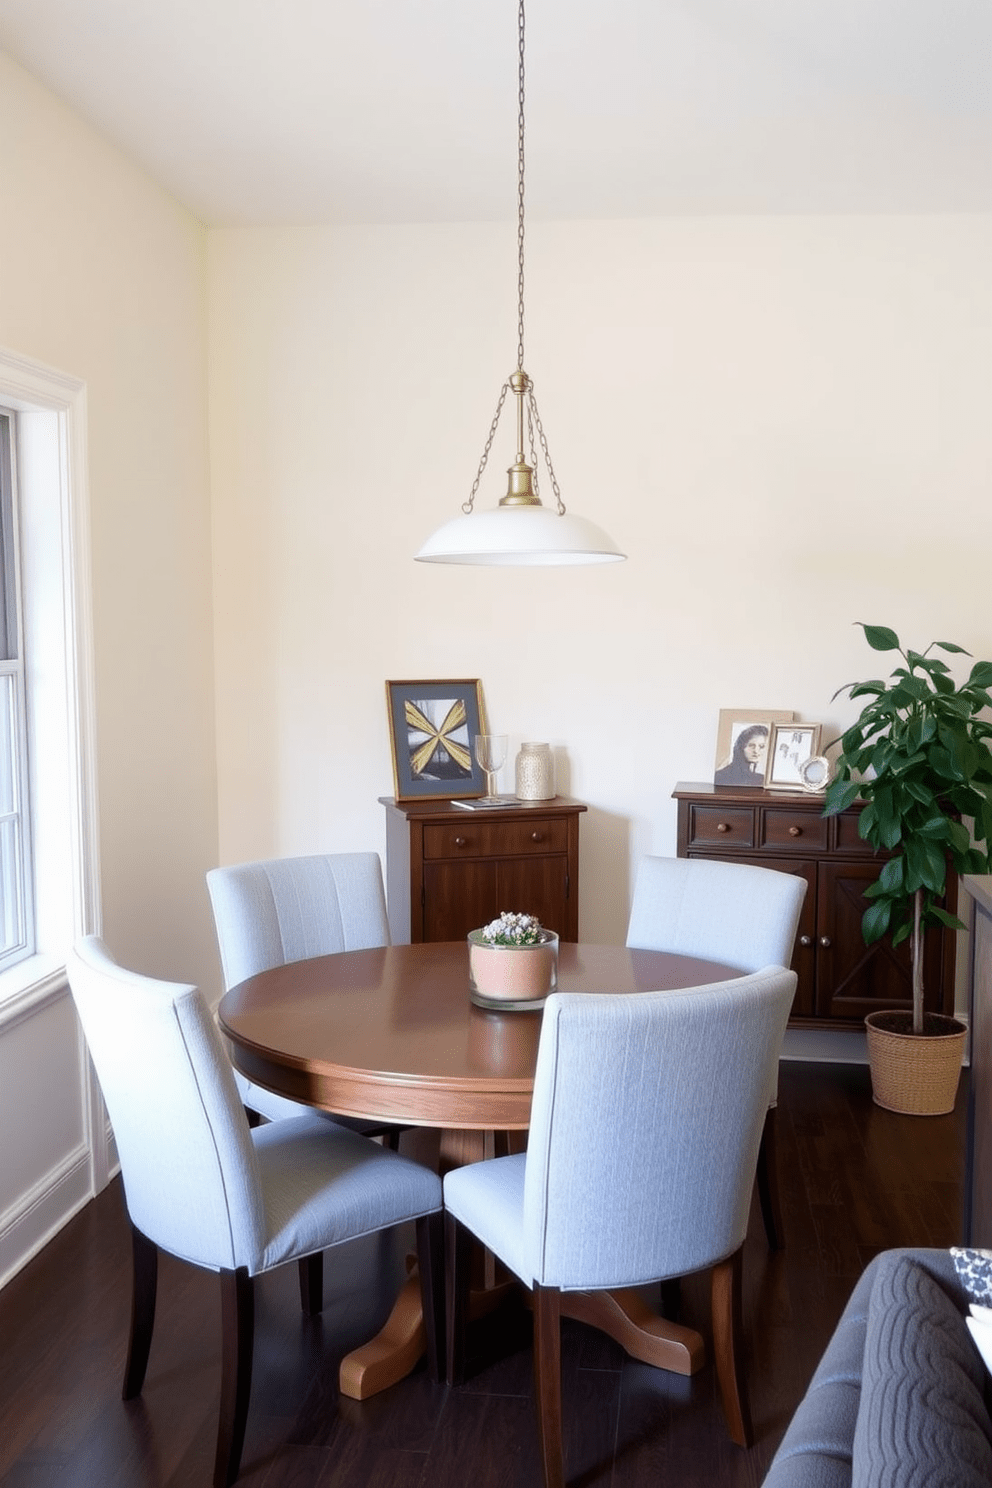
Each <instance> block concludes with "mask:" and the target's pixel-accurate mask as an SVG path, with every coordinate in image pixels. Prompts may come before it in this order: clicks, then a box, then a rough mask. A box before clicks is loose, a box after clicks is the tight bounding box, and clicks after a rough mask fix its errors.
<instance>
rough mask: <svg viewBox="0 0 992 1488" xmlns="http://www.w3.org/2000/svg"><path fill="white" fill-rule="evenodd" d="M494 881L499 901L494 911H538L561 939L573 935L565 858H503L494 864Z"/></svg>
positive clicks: (574, 936) (530, 912) (540, 916)
mask: <svg viewBox="0 0 992 1488" xmlns="http://www.w3.org/2000/svg"><path fill="white" fill-rule="evenodd" d="M497 884H498V896H499V904H498V905H497V906H496V909H495V911H494V913H496V914H499V913H500V912H501V911H502V910H504V909H510V910H513V911H515V912H517V913H520V914H532V915H537V918H538V919H539V920H540V922H541V924H542V925H543V926H544V927H545V929H546V930H554V931H556V932H557V934H558V938H559V939H560V940H575V939H576V934H577V930H576V927H575V926H574V925H573V923H572V920H573V917H572V916H571V915H570V913H569V910H570V904H569V896H568V888H569V884H568V859H567V858H565V857H549V858H503V859H502V860H501V861H500V862H499V864H498V865H497ZM490 918H492V916H490Z"/></svg>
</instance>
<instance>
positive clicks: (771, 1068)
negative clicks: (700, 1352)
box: [444, 967, 796, 1488]
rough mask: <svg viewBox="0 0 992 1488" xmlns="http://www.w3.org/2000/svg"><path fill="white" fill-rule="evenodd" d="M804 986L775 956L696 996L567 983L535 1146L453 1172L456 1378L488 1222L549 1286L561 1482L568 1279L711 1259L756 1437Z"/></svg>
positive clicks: (516, 1261)
mask: <svg viewBox="0 0 992 1488" xmlns="http://www.w3.org/2000/svg"><path fill="white" fill-rule="evenodd" d="M795 987H796V976H795V973H794V972H792V971H785V970H783V969H782V968H781V967H770V968H768V969H767V970H765V971H760V972H757V973H755V974H754V975H752V976H748V977H744V978H742V979H736V980H734V981H730V982H716V983H713V984H712V985H710V986H706V987H695V988H691V989H689V990H688V991H683V992H641V993H630V994H623V995H620V994H617V995H614V996H611V995H609V994H607V993H593V994H590V993H586V994H582V993H555V994H553V995H552V996H551V997H549V998H548V1001H547V1004H546V1006H545V1009H544V1020H543V1024H542V1028H541V1038H540V1044H539V1047H538V1056H537V1069H536V1074H535V1079H534V1099H533V1106H532V1110H531V1123H530V1137H529V1140H528V1145H527V1152H526V1153H525V1154H521V1155H519V1156H512V1157H500V1158H495V1159H493V1160H492V1161H489V1162H483V1163H476V1164H474V1165H473V1166H470V1167H463V1168H457V1169H455V1171H454V1172H451V1173H448V1174H447V1175H446V1177H445V1180H444V1203H445V1210H446V1217H445V1224H446V1237H445V1241H446V1243H445V1250H446V1264H447V1284H448V1297H447V1306H448V1355H447V1357H448V1379H449V1382H451V1383H458V1382H460V1380H461V1378H462V1376H463V1374H464V1359H465V1348H464V1329H465V1315H466V1310H467V1290H468V1277H469V1272H470V1270H471V1235H475V1236H477V1237H478V1238H479V1239H480V1240H481V1241H482V1243H483V1244H484V1245H485V1246H487V1247H488V1248H489V1249H490V1250H491V1251H493V1252H494V1253H495V1254H496V1255H497V1256H498V1257H499V1258H500V1260H501V1261H503V1262H504V1264H505V1265H507V1266H508V1267H509V1269H510V1270H511V1271H512V1272H514V1274H515V1275H517V1276H519V1277H520V1278H521V1280H522V1281H524V1282H526V1283H527V1285H528V1286H529V1287H530V1288H531V1289H532V1292H533V1302H534V1374H535V1384H536V1394H537V1406H538V1418H539V1423H540V1435H541V1451H542V1458H543V1463H544V1474H545V1482H546V1484H547V1485H548V1488H560V1485H561V1484H562V1483H563V1481H564V1477H563V1463H562V1444H561V1366H560V1349H559V1319H560V1306H561V1297H560V1294H561V1292H562V1291H572V1290H578V1291H590V1290H593V1291H594V1290H597V1289H609V1290H612V1289H614V1288H618V1287H630V1286H638V1285H641V1284H642V1283H646V1282H653V1281H657V1280H663V1279H664V1278H666V1277H670V1276H683V1275H687V1274H688V1273H690V1272H693V1271H699V1270H702V1269H703V1268H704V1267H710V1266H711V1267H713V1279H712V1298H713V1337H714V1351H715V1355H716V1363H717V1373H718V1378H719V1382H720V1388H721V1394H722V1398H723V1405H724V1411H725V1413H726V1416H727V1421H728V1425H729V1427H730V1434H731V1436H732V1438H733V1439H734V1441H737V1442H739V1443H740V1444H741V1445H746V1444H749V1442H750V1439H751V1422H750V1413H749V1409H748V1404H747V1393H746V1388H745V1382H744V1378H743V1373H742V1369H741V1341H740V1318H741V1252H742V1247H743V1243H744V1234H745V1231H746V1229H747V1220H748V1209H749V1206H750V1198H751V1189H752V1186H753V1183H754V1169H755V1163H756V1161H757V1156H758V1144H759V1142H760V1140H761V1127H762V1122H763V1121H764V1116H765V1112H766V1110H767V1109H768V1101H769V1098H770V1096H771V1094H772V1092H773V1090H774V1088H775V1079H776V1073H777V1067H778V1054H779V1048H780V1046H781V1042H782V1036H783V1034H784V1032H785V1025H786V1021H787V1019H788V1016H789V1008H790V1007H791V1005H792V998H793V994H794V992H795ZM714 1070H719V1071H720V1079H719V1080H714V1079H713V1071H714Z"/></svg>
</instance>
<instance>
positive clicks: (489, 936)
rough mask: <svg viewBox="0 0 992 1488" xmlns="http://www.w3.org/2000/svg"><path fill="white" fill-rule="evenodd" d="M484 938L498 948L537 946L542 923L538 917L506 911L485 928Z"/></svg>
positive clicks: (483, 931)
mask: <svg viewBox="0 0 992 1488" xmlns="http://www.w3.org/2000/svg"><path fill="white" fill-rule="evenodd" d="M482 938H483V940H485V941H487V942H488V944H489V945H496V946H524V945H537V944H538V943H539V942H540V939H541V922H540V920H539V919H538V918H537V916H536V915H529V914H514V913H513V912H512V911H510V910H506V909H505V910H504V911H503V913H502V914H501V915H500V916H499V918H498V919H496V920H491V921H490V922H489V924H488V925H484V926H483V929H482Z"/></svg>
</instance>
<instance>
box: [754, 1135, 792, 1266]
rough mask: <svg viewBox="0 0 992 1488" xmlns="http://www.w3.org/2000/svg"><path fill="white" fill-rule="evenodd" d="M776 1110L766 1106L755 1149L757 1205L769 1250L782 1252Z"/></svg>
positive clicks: (782, 1229)
mask: <svg viewBox="0 0 992 1488" xmlns="http://www.w3.org/2000/svg"><path fill="white" fill-rule="evenodd" d="M776 1109H777V1108H776V1107H775V1106H769V1107H768V1111H767V1113H766V1115H765V1124H764V1126H763V1128H762V1131H761V1146H760V1147H759V1148H758V1172H757V1180H758V1202H759V1203H760V1205H761V1217H762V1219H763V1220H764V1223H765V1234H766V1235H767V1236H768V1248H769V1250H784V1249H785V1226H784V1225H783V1223H782V1202H781V1198H780V1196H779V1188H778V1139H777V1135H776V1132H777V1120H776V1114H775V1113H776Z"/></svg>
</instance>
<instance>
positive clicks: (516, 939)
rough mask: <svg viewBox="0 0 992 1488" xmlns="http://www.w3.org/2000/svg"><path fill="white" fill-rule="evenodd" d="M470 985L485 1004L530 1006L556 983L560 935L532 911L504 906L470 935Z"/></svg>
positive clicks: (552, 989)
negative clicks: (494, 917) (508, 908)
mask: <svg viewBox="0 0 992 1488" xmlns="http://www.w3.org/2000/svg"><path fill="white" fill-rule="evenodd" d="M468 965H469V987H470V995H471V997H472V1001H473V1002H477V1003H479V1004H480V1005H481V1006H483V1007H498V1008H533V1007H536V1006H539V1005H540V1004H541V1003H542V1002H543V1001H544V999H545V997H547V996H548V994H549V992H553V991H554V990H555V988H556V987H557V985H558V936H557V935H556V934H555V932H554V931H553V930H545V929H544V927H543V926H542V924H541V922H540V920H539V919H538V918H537V916H536V915H529V914H517V913H513V912H510V911H509V910H504V911H503V913H502V914H501V915H500V916H499V917H498V918H497V919H495V920H491V921H490V922H489V924H488V925H484V926H483V927H482V929H481V930H470V931H469V935H468Z"/></svg>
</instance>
